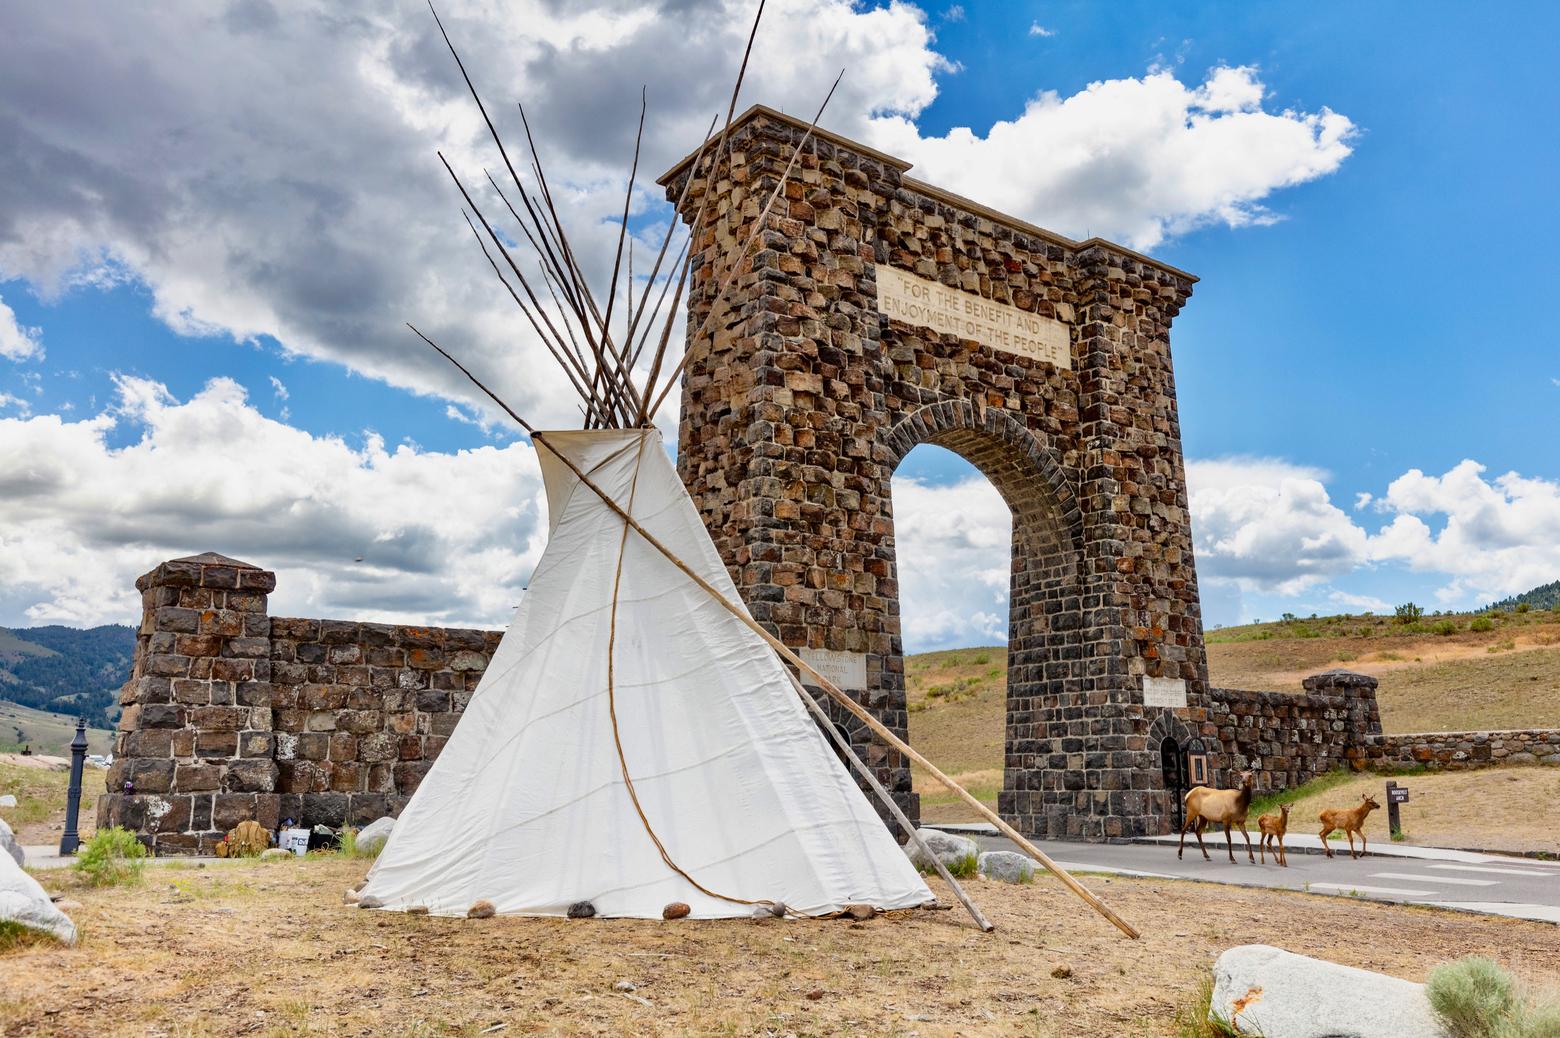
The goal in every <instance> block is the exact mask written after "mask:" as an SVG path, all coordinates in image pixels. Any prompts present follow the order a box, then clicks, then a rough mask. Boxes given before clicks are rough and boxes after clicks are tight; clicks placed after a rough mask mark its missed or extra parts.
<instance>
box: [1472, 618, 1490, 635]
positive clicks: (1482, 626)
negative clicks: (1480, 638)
mask: <svg viewBox="0 0 1560 1038" xmlns="http://www.w3.org/2000/svg"><path fill="white" fill-rule="evenodd" d="M1494 629H1495V621H1494V620H1491V619H1490V618H1489V617H1487V616H1476V617H1474V618H1473V619H1472V620H1471V621H1470V622H1469V624H1468V630H1470V631H1477V632H1479V633H1481V634H1482V633H1483V632H1485V631H1493V630H1494Z"/></svg>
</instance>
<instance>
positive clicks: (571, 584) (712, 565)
mask: <svg viewBox="0 0 1560 1038" xmlns="http://www.w3.org/2000/svg"><path fill="white" fill-rule="evenodd" d="M537 446H538V452H539V457H540V460H541V467H542V475H543V478H544V480H545V482H546V490H547V500H548V507H549V513H550V516H549V518H550V523H551V531H550V537H549V540H548V544H547V549H546V551H545V552H544V553H543V555H542V558H541V561H540V562H539V563H538V564H537V567H536V571H535V573H534V574H533V576H532V578H531V583H530V588H529V590H528V591H527V592H526V595H525V598H524V601H523V604H522V605H521V606H520V609H519V611H518V612H517V614H516V618H515V621H514V624H513V626H512V627H511V628H510V630H509V631H508V633H507V634H505V636H504V639H503V642H502V643H501V644H500V645H499V648H498V651H497V652H496V653H495V654H494V657H493V660H492V662H491V664H490V665H489V667H488V670H487V672H486V674H485V675H484V677H483V680H482V683H481V685H480V686H479V687H478V688H477V691H476V693H475V695H474V696H473V698H472V700H471V703H470V705H469V706H468V707H467V708H466V711H465V713H464V715H463V716H462V718H461V720H460V723H459V724H458V725H457V726H456V729H455V732H454V734H453V735H452V736H451V737H450V741H449V743H448V744H447V745H446V746H445V747H444V750H443V751H442V753H440V755H439V758H438V760H437V761H436V762H435V764H434V766H433V767H432V769H431V770H430V771H429V772H428V774H427V776H426V777H425V778H424V780H423V782H422V785H421V786H419V787H418V789H417V792H416V794H415V795H414V796H413V797H412V800H411V802H410V803H409V804H408V805H407V806H406V809H405V811H404V812H403V813H402V815H401V818H400V820H399V821H398V822H397V824H396V826H395V831H394V833H393V834H392V835H391V837H390V840H389V842H388V843H387V844H386V845H385V848H384V851H383V852H382V853H381V855H380V857H379V860H378V861H377V862H376V863H375V865H374V867H373V870H372V871H371V872H370V873H369V876H368V881H367V884H366V886H365V887H364V888H363V890H362V891H360V893H361V895H363V896H364V897H372V898H376V899H378V901H379V902H381V903H382V904H383V906H384V907H386V908H391V909H403V910H404V909H407V908H411V907H413V906H424V907H426V908H427V909H428V910H429V911H430V912H432V913H434V914H439V915H463V914H465V913H466V911H467V910H468V908H469V907H470V906H471V905H472V904H473V903H475V902H477V901H479V900H485V901H489V902H492V904H493V905H494V906H495V908H496V909H497V911H498V912H499V913H514V914H524V915H563V914H565V912H566V911H567V910H568V908H569V906H570V905H571V904H574V903H577V902H581V901H589V902H590V903H591V904H592V905H593V906H594V907H595V910H596V913H597V914H598V915H603V916H628V917H641V918H659V917H660V916H661V914H662V910H663V908H665V906H666V905H668V904H670V903H672V902H679V901H680V902H684V903H686V904H688V905H689V906H690V907H691V909H692V912H691V914H692V915H693V916H694V917H697V918H718V917H724V916H747V915H750V914H752V913H753V911H754V909H753V907H752V905H751V904H744V903H741V902H762V901H769V902H777V903H783V904H784V905H786V906H788V908H789V909H790V910H791V911H793V912H797V913H801V914H806V915H816V914H822V913H827V912H830V911H835V910H838V909H840V908H842V907H843V906H845V905H847V904H854V903H862V904H870V905H874V906H876V907H878V908H884V909H889V908H906V907H911V906H914V905H920V904H925V903H927V902H929V901H931V900H932V894H931V892H930V891H929V890H928V889H927V887H926V885H925V884H924V883H923V882H922V881H921V878H920V876H919V875H917V873H916V871H915V869H914V868H913V867H912V866H911V865H910V863H909V861H908V859H907V858H906V856H905V855H904V853H903V852H902V851H901V850H900V849H899V847H898V845H897V844H896V843H895V842H894V839H893V838H892V836H891V835H890V834H889V832H888V830H887V829H886V828H885V827H884V825H883V823H882V822H881V821H880V820H879V819H878V816H877V815H876V813H875V812H874V811H873V810H872V808H871V807H870V806H869V805H868V803H867V801H866V798H865V797H864V796H863V795H862V793H861V791H860V790H859V789H858V788H857V787H856V785H855V783H854V782H853V781H852V780H851V778H850V777H849V775H848V774H847V772H846V771H845V768H844V766H843V765H842V764H841V763H840V761H839V760H838V758H837V757H836V756H835V755H834V753H833V751H832V750H831V749H830V748H829V746H828V744H827V742H826V741H825V739H824V737H823V735H822V733H821V732H820V731H819V728H818V726H817V724H816V723H815V722H814V721H813V720H812V719H811V717H810V716H809V715H808V713H807V712H806V709H805V707H804V706H803V704H802V703H801V702H800V700H799V699H798V697H797V693H796V691H795V689H794V687H793V686H792V684H791V681H790V678H789V676H788V674H787V672H786V671H785V669H784V667H783V665H782V664H781V663H780V661H779V660H778V659H777V658H776V656H775V654H774V652H773V650H771V649H770V648H769V647H768V646H767V645H765V643H764V642H763V641H762V640H761V639H760V638H759V637H758V636H757V635H756V634H755V633H754V632H753V631H751V630H749V629H748V628H747V627H746V626H744V625H743V624H742V622H741V621H739V620H738V619H737V618H736V617H735V616H733V615H732V614H731V613H730V612H728V611H727V610H726V609H725V608H724V607H722V606H721V605H720V603H719V602H717V601H716V600H715V599H714V598H713V597H712V596H711V595H710V594H709V593H708V592H707V591H705V590H704V589H702V588H700V587H699V586H698V585H697V584H695V583H694V582H693V581H692V580H690V579H689V578H688V577H687V576H686V575H685V574H683V573H681V572H679V571H678V569H677V568H676V567H675V566H673V565H672V563H671V562H670V561H668V560H667V558H666V557H665V556H663V555H662V554H661V553H660V552H658V551H657V550H656V549H655V548H654V547H652V546H651V545H649V544H648V543H646V542H645V540H644V538H643V537H641V536H640V535H639V534H638V533H636V532H634V531H632V530H629V529H627V527H626V524H625V523H624V521H623V520H622V518H621V517H620V516H618V515H616V514H615V513H614V512H613V511H612V510H611V509H610V508H608V507H607V505H606V504H605V503H604V502H603V501H602V500H601V498H600V497H599V496H598V495H597V494H596V493H595V492H594V491H592V490H591V489H590V488H589V487H587V486H585V485H584V483H582V482H581V481H580V480H579V479H578V477H577V476H576V475H575V474H574V472H572V471H571V470H570V469H569V468H568V467H567V466H566V465H565V464H564V463H563V462H562V461H561V460H560V459H559V457H558V455H557V454H554V453H553V452H554V451H556V452H558V454H562V455H564V456H566V457H567V458H568V460H569V461H570V462H572V463H573V465H574V466H576V467H577V468H578V469H579V470H580V471H581V472H583V473H585V474H586V476H588V478H589V479H590V481H591V482H592V483H594V484H596V486H598V487H600V488H601V490H602V491H603V492H605V493H606V494H607V495H608V496H610V497H611V498H612V500H614V501H615V502H617V503H618V504H619V505H620V506H621V507H623V508H624V510H625V511H627V512H629V514H631V515H632V516H633V517H634V518H635V519H636V520H637V521H638V522H639V523H640V524H641V525H642V526H643V527H644V528H645V529H646V530H647V531H648V532H649V533H651V534H652V535H653V536H654V537H655V538H656V539H657V540H659V541H660V542H661V543H662V544H664V545H665V546H666V547H667V548H669V549H670V550H671V551H672V552H673V553H674V554H675V555H676V556H677V557H679V558H680V559H681V560H682V561H683V562H685V563H686V564H687V565H688V566H689V567H691V568H692V570H693V571H694V572H696V573H698V574H699V575H700V576H701V577H702V578H703V579H705V580H707V581H708V582H709V583H710V584H711V585H713V586H714V587H715V588H716V589H718V590H719V591H720V592H721V593H722V594H724V595H726V596H727V597H728V598H729V599H731V600H732V601H734V602H735V601H740V599H739V598H738V597H737V591H736V588H735V587H734V586H733V584H732V582H731V579H730V577H729V576H728V574H727V572H726V569H725V566H724V565H723V564H722V562H721V560H720V557H719V555H718V554H717V552H716V549H715V546H714V544H713V543H712V542H711V540H710V537H709V534H708V533H707V532H706V530H705V528H704V525H703V524H702V522H701V521H700V519H699V516H698V514H697V512H696V511H695V510H694V507H693V502H692V500H691V499H690V498H689V497H688V494H687V492H686V491H685V490H684V488H683V485H682V483H681V481H680V480H679V479H678V478H677V473H676V471H675V470H674V469H673V467H672V465H671V462H670V461H669V459H668V458H667V456H666V452H665V450H664V449H663V448H662V445H661V441H660V436H659V434H658V433H656V432H655V431H654V430H646V429H628V430H589V431H578V432H552V433H544V434H541V435H540V436H539V437H538V439H537ZM609 645H610V646H611V651H610V658H611V661H612V670H611V674H610V679H611V690H612V691H611V694H610V695H609V672H608V660H609ZM614 707H615V710H616V715H617V724H616V736H617V738H614V725H613V720H612V716H611V710H612V709H613V708H614ZM619 740H620V741H621V759H620V756H619V749H618V746H619ZM625 769H626V771H627V774H628V776H629V778H630V779H631V780H632V784H633V789H634V790H635V791H637V794H638V798H639V809H636V807H635V804H634V802H633V800H632V798H631V796H630V791H629V787H628V785H627V784H626V783H625V781H624V771H625ZM641 810H642V813H643V817H642V818H641ZM649 830H653V831H654V833H655V835H656V836H657V837H658V838H659V839H660V841H661V843H662V845H663V846H664V847H665V850H666V856H667V857H668V858H670V859H671V861H673V862H675V863H676V865H677V866H678V867H679V868H680V869H682V870H683V871H685V872H686V873H687V874H688V875H689V876H691V877H692V878H693V879H694V880H696V881H697V882H698V885H699V886H702V887H705V888H707V889H708V890H709V891H711V892H713V893H714V894H717V895H723V896H711V895H710V894H706V893H703V892H701V891H700V890H699V889H698V887H696V886H695V885H694V884H693V883H690V882H689V880H688V879H686V878H684V877H683V876H682V875H679V874H678V872H677V871H674V869H673V868H672V867H671V866H670V865H669V864H668V862H667V861H666V860H664V859H663V857H662V854H661V852H660V851H659V850H658V849H657V847H656V845H655V843H654V842H653V841H652V839H651V836H650V832H649ZM727 898H730V899H734V900H727Z"/></svg>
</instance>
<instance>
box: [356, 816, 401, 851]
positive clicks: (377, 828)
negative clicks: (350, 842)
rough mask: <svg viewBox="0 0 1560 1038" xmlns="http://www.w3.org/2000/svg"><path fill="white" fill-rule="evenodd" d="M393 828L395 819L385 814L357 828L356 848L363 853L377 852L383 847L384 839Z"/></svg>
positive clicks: (388, 836) (388, 837)
mask: <svg viewBox="0 0 1560 1038" xmlns="http://www.w3.org/2000/svg"><path fill="white" fill-rule="evenodd" d="M394 828H395V819H394V818H391V817H390V816H389V815H386V816H385V817H383V818H380V819H378V820H376V821H373V822H370V823H369V824H367V825H365V826H364V827H363V828H361V829H359V830H358V834H357V849H358V850H359V851H361V852H362V853H364V854H378V853H379V852H380V851H382V850H384V849H385V841H386V840H388V839H390V832H391V830H393V829H394Z"/></svg>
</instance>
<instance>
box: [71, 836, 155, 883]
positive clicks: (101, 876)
mask: <svg viewBox="0 0 1560 1038" xmlns="http://www.w3.org/2000/svg"><path fill="white" fill-rule="evenodd" d="M75 867H76V871H78V872H80V873H82V874H83V875H85V876H86V877H87V880H88V882H90V883H91V884H92V885H93V886H95V887H115V886H119V885H120V884H121V883H139V882H140V881H141V870H142V869H144V868H145V867H146V847H145V846H144V845H143V844H142V843H141V841H140V840H137V839H136V838H135V833H132V832H130V831H129V830H128V829H121V828H120V827H119V826H117V825H116V826H114V827H113V828H112V829H99V830H98V831H97V832H96V833H94V834H93V835H92V839H90V840H88V841H87V842H86V843H85V844H83V845H82V847H81V850H79V851H78V852H77V853H76V866H75Z"/></svg>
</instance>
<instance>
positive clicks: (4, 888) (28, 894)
mask: <svg viewBox="0 0 1560 1038" xmlns="http://www.w3.org/2000/svg"><path fill="white" fill-rule="evenodd" d="M0 920H7V921H10V922H14V923H21V924H22V925H23V926H25V927H28V928H29V929H33V930H41V931H43V932H44V933H47V934H52V935H53V936H54V937H55V938H57V939H58V940H61V941H64V942H65V943H66V944H75V943H76V924H75V923H73V922H71V921H70V919H69V918H67V917H66V915H65V913H64V912H61V911H60V910H59V909H58V908H56V907H54V902H52V901H50V900H49V895H48V893H47V892H45V891H44V889H43V888H42V887H40V886H39V885H38V881H37V880H35V879H33V878H32V877H31V876H29V875H28V874H27V873H25V872H23V871H22V869H21V866H20V865H18V864H16V863H15V862H13V861H12V860H11V856H10V855H9V854H0Z"/></svg>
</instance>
